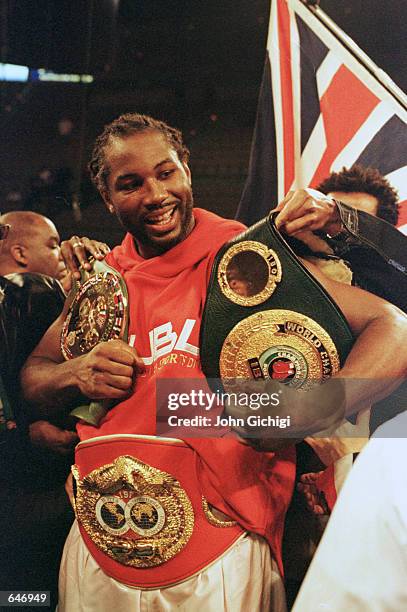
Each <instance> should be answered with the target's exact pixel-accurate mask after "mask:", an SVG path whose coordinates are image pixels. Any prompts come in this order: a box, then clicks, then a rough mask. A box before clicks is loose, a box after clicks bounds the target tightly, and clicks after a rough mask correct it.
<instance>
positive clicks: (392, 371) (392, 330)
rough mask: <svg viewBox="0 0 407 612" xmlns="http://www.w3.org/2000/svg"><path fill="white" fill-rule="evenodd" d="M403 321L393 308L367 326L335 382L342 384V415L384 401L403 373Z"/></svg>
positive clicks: (406, 361)
mask: <svg viewBox="0 0 407 612" xmlns="http://www.w3.org/2000/svg"><path fill="white" fill-rule="evenodd" d="M406 321H407V318H406V316H405V315H404V314H403V313H402V312H401V311H399V310H398V309H397V308H395V307H393V306H390V305H388V306H387V308H386V310H385V311H384V312H383V313H382V314H381V315H380V316H378V317H377V318H376V319H373V320H372V321H371V322H370V323H368V324H367V326H366V328H365V329H364V330H363V332H362V333H361V335H360V336H359V337H358V339H357V340H356V342H355V344H354V346H353V349H352V351H351V353H350V354H349V357H348V359H347V360H346V363H345V365H344V367H343V368H342V370H341V371H340V373H339V374H338V375H337V378H342V379H344V381H345V389H346V411H345V412H346V415H347V416H349V415H350V414H354V413H355V412H358V411H359V410H360V409H361V408H364V407H366V406H369V405H371V404H372V403H375V402H377V401H378V400H380V399H382V398H383V397H386V396H387V395H389V393H391V392H392V391H393V390H394V389H396V388H397V387H398V386H399V385H400V384H401V382H402V381H403V380H404V379H405V377H406V373H407V350H406V346H407V325H406Z"/></svg>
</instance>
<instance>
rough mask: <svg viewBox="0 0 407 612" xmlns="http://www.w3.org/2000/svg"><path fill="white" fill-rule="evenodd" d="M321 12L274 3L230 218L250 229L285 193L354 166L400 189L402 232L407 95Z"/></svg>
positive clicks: (289, 1)
mask: <svg viewBox="0 0 407 612" xmlns="http://www.w3.org/2000/svg"><path fill="white" fill-rule="evenodd" d="M321 14H322V11H320V9H318V8H316V9H313V8H310V7H309V6H306V5H305V4H304V3H303V2H301V1H300V0H272V4H271V16H270V25H269V34H268V42H267V59H266V63H265V69H264V75H263V82H262V87H261V92H260V99H259V107H258V113H257V121H256V128H255V134H254V138H253V144H252V153H251V160H250V167H249V176H248V179H247V182H246V186H245V189H244V192H243V195H242V199H241V202H240V204H239V209H238V213H237V218H238V219H239V220H241V221H243V222H244V223H246V224H247V225H252V224H253V223H254V222H256V221H258V220H259V219H261V218H262V217H264V216H265V215H266V214H267V213H268V212H269V210H270V209H271V208H273V207H274V206H276V205H277V203H278V202H279V201H281V200H282V199H283V197H284V195H285V194H286V193H287V192H288V191H289V190H290V189H296V188H301V187H307V186H311V187H316V186H317V185H318V184H319V183H320V182H321V180H322V179H324V178H326V177H327V176H328V175H329V174H330V173H331V172H338V171H340V170H341V169H342V167H343V166H346V167H350V166H352V165H353V164H355V163H358V164H361V165H362V166H365V167H371V168H377V169H378V170H379V171H380V172H381V174H383V175H384V176H386V177H387V178H388V180H389V182H390V183H391V185H392V186H393V187H395V188H396V189H397V190H398V192H399V197H400V201H401V203H402V204H401V207H400V218H399V223H398V225H399V227H400V229H403V230H406V231H407V102H406V97H405V96H404V94H403V93H402V92H401V91H400V90H399V89H398V88H397V87H396V85H395V84H394V83H392V82H391V81H390V79H389V77H387V75H386V74H385V73H383V72H382V71H380V70H379V69H378V68H377V67H376V66H374V64H373V63H372V62H370V60H369V58H367V56H365V54H364V53H363V52H362V51H361V50H360V49H359V48H358V47H357V46H356V45H355V43H354V42H353V41H352V40H351V39H349V37H347V36H346V34H344V33H343V32H341V31H340V30H339V29H338V28H336V31H339V32H340V34H341V36H340V37H339V38H338V37H337V36H336V35H335V34H334V33H333V32H332V31H331V30H330V29H329V28H328V27H327V26H326V25H325V23H324V22H323V20H322V21H321V19H320V18H318V17H317V15H321ZM323 15H324V14H323ZM325 17H326V16H325ZM361 58H362V59H361ZM363 59H364V60H365V62H363ZM366 60H367V61H366ZM372 67H373V69H372ZM394 93H395V95H394ZM402 226H404V227H402Z"/></svg>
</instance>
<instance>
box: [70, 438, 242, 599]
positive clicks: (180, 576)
mask: <svg viewBox="0 0 407 612" xmlns="http://www.w3.org/2000/svg"><path fill="white" fill-rule="evenodd" d="M197 460H198V459H197V455H196V453H195V451H194V450H193V449H192V448H190V447H189V446H187V445H186V444H185V443H184V442H183V441H182V440H175V439H169V438H155V437H153V436H136V435H130V434H122V435H114V436H104V437H98V438H92V439H91V440H88V441H85V442H80V443H79V444H78V446H77V448H76V455H75V465H74V466H73V468H72V471H73V474H74V476H75V480H76V500H75V511H76V517H77V519H78V523H79V529H80V531H81V534H82V537H83V540H84V542H85V544H86V546H87V548H88V550H89V552H90V553H91V555H92V556H93V557H94V559H95V560H96V561H97V563H98V564H99V565H100V567H101V568H102V570H103V571H104V572H105V573H106V574H108V575H109V576H111V577H112V578H115V579H116V580H119V581H120V582H122V583H124V584H128V585H131V586H135V587H139V588H143V589H154V588H159V587H163V586H170V585H172V584H176V583H178V582H181V581H183V580H186V579H187V578H189V577H191V576H193V575H194V574H196V573H198V572H200V571H202V569H204V568H205V567H206V566H208V565H209V564H211V563H212V562H213V561H216V559H218V558H219V557H220V556H221V555H222V554H223V553H224V552H225V551H226V550H228V548H229V547H230V546H231V545H232V544H233V543H234V542H235V541H236V540H237V539H238V538H239V537H241V536H242V535H243V534H244V530H243V529H242V528H241V527H240V526H239V525H238V524H237V523H236V522H235V521H231V520H220V519H219V518H218V517H216V516H215V514H214V512H216V511H215V510H213V509H212V508H211V507H210V506H209V504H208V502H207V501H206V499H205V498H204V497H203V496H202V493H201V491H200V487H199V480H198V476H197Z"/></svg>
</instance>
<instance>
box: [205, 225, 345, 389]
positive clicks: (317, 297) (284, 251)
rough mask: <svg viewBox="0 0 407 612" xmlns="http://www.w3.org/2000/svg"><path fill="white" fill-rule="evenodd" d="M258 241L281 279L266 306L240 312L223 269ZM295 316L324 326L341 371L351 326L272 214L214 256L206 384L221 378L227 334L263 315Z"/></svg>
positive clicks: (207, 308) (208, 301)
mask: <svg viewBox="0 0 407 612" xmlns="http://www.w3.org/2000/svg"><path fill="white" fill-rule="evenodd" d="M247 240H251V241H256V242H259V243H261V244H263V245H266V246H267V247H268V248H271V249H272V250H273V251H274V252H275V253H276V255H277V256H278V258H279V260H280V262H281V267H282V278H281V281H280V282H279V283H278V284H277V287H276V289H275V291H274V293H273V294H272V295H271V296H270V297H269V298H268V299H267V300H266V301H265V302H263V303H261V304H258V305H255V306H241V305H238V304H235V303H233V302H232V301H230V300H229V299H228V298H227V297H226V296H225V295H224V294H223V292H222V290H221V288H220V286H219V282H218V269H219V264H220V262H221V260H222V258H223V256H224V255H225V253H226V252H227V251H228V250H229V249H230V248H231V247H233V245H236V244H237V243H239V242H243V241H247ZM274 309H285V310H291V311H295V312H298V313H301V314H303V315H306V316H308V317H310V318H311V319H313V320H314V321H316V322H317V323H318V324H319V325H321V326H322V327H323V328H324V329H325V331H326V332H327V333H328V334H329V335H330V337H331V338H332V340H333V342H334V344H335V345H336V348H337V351H338V354H339V359H340V364H341V366H342V365H343V363H344V361H345V359H346V357H347V355H348V353H349V351H350V349H351V347H352V345H353V342H354V337H353V335H352V332H351V330H350V328H349V326H348V324H347V321H346V319H345V317H344V315H343V313H342V312H341V310H340V309H339V308H338V306H337V305H336V304H335V303H334V302H333V301H332V299H331V298H330V297H329V295H328V294H327V292H326V291H325V290H324V289H323V287H322V286H321V285H320V283H319V282H318V281H317V280H316V279H315V278H314V277H313V276H312V275H311V274H310V273H309V272H308V270H307V269H306V268H305V267H304V266H303V264H302V263H301V261H300V260H299V259H298V258H297V256H296V255H295V253H294V251H293V250H292V249H291V247H290V246H289V245H288V243H287V241H286V240H285V238H284V237H283V236H282V234H281V233H280V232H279V231H278V230H277V229H276V227H275V225H274V217H273V214H271V215H269V216H268V217H267V218H265V219H263V220H262V221H259V222H258V223H257V224H256V225H254V226H252V227H251V228H249V229H248V230H246V231H245V232H244V233H243V234H240V235H239V236H237V237H236V238H234V239H233V240H232V241H230V242H228V243H226V244H225V245H224V246H223V247H222V248H221V249H220V250H219V252H218V254H217V255H216V258H215V261H214V265H213V269H212V273H211V277H210V281H209V287H208V293H207V299H206V303H205V309H204V314H203V319H202V325H201V337H200V355H201V363H202V369H203V372H204V373H205V375H206V377H207V378H219V377H220V370H219V357H220V353H221V349H222V345H223V342H224V340H225V338H226V337H227V336H228V334H229V332H230V331H231V330H232V329H233V328H234V327H235V326H236V325H237V323H239V322H240V321H242V320H243V319H245V318H247V317H249V316H250V315H253V314H255V313H257V312H259V311H268V310H274Z"/></svg>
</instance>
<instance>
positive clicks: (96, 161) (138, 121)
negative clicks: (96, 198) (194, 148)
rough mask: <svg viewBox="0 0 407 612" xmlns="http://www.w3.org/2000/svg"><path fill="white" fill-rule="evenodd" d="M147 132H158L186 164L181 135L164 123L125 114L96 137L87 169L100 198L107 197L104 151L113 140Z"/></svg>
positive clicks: (106, 168) (146, 117)
mask: <svg viewBox="0 0 407 612" xmlns="http://www.w3.org/2000/svg"><path fill="white" fill-rule="evenodd" d="M147 130H151V131H153V130H154V131H156V132H160V133H161V134H163V136H164V138H165V139H166V140H167V142H168V144H169V145H170V146H171V147H172V148H173V149H174V150H175V151H176V153H177V155H178V157H179V159H180V161H182V162H188V159H189V150H188V148H187V147H186V146H185V144H184V142H183V139H182V133H181V132H180V131H179V130H177V129H176V128H172V127H170V126H169V125H167V124H166V123H164V121H158V120H157V119H153V118H152V117H149V116H148V115H140V114H138V113H126V114H125V115H120V117H118V118H117V119H115V120H114V121H112V123H109V124H107V125H105V127H104V130H103V132H102V133H101V134H100V136H98V138H97V139H96V141H95V145H94V147H93V151H92V157H91V160H90V162H89V165H88V168H89V172H90V176H91V179H92V182H93V183H94V185H95V186H96V188H97V189H98V191H99V192H100V194H101V195H102V196H107V194H108V192H109V190H108V186H107V180H108V177H109V173H110V168H109V164H108V162H107V155H106V151H107V148H108V147H109V145H110V144H111V143H112V141H113V140H114V139H115V138H122V139H124V138H127V137H128V136H130V135H131V134H138V133H140V132H146V131H147Z"/></svg>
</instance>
